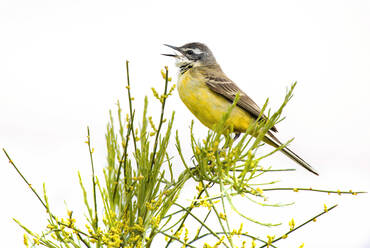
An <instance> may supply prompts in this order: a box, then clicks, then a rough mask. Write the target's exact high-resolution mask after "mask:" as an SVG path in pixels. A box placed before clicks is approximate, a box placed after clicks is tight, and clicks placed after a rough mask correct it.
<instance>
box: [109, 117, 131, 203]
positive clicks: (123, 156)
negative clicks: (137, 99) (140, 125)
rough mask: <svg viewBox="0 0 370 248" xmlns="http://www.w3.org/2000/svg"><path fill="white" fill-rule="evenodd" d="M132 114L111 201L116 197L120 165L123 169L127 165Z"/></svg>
mask: <svg viewBox="0 0 370 248" xmlns="http://www.w3.org/2000/svg"><path fill="white" fill-rule="evenodd" d="M134 116H135V112H134V113H133V116H132V118H131V122H130V124H129V127H128V129H127V133H126V138H125V140H126V141H125V142H126V143H125V150H124V152H123V154H122V157H121V159H120V161H119V166H118V172H117V177H116V182H115V185H114V191H113V202H114V199H115V197H116V193H117V187H118V181H119V177H120V175H121V169H122V165H123V167H124V169H126V166H127V148H128V142H129V136H130V132H131V129H132V124H133V121H134ZM123 159H125V162H124V164H123ZM126 186H127V185H126V182H125V187H126Z"/></svg>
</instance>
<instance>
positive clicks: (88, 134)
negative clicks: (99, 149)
mask: <svg viewBox="0 0 370 248" xmlns="http://www.w3.org/2000/svg"><path fill="white" fill-rule="evenodd" d="M87 145H88V146H89V153H90V162H91V171H92V183H93V194H94V210H95V220H94V221H93V223H94V227H95V231H96V230H98V207H97V203H96V183H95V169H94V160H93V157H92V154H93V151H92V149H91V140H90V129H89V127H87Z"/></svg>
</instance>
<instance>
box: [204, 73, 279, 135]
mask: <svg viewBox="0 0 370 248" xmlns="http://www.w3.org/2000/svg"><path fill="white" fill-rule="evenodd" d="M215 69H216V68H215ZM215 72H216V73H215ZM201 73H202V74H203V75H204V77H205V78H206V84H207V86H208V87H209V88H210V89H211V90H212V91H214V92H216V93H218V94H220V95H221V96H223V97H225V98H226V99H228V100H229V101H230V102H233V101H234V99H235V96H236V94H237V93H238V92H239V96H240V98H239V101H238V103H237V105H238V106H239V107H240V108H242V109H244V110H245V111H247V112H248V113H249V114H251V115H252V116H253V117H254V118H256V119H257V117H258V116H259V115H260V113H261V109H260V108H259V107H258V105H257V104H256V103H255V102H254V101H253V100H252V99H251V98H250V97H249V96H248V95H247V94H245V93H244V92H243V91H242V90H241V89H240V88H239V87H238V86H237V85H236V84H235V83H234V82H233V81H231V80H230V79H229V78H228V77H227V76H226V75H225V74H224V73H223V72H222V71H221V69H219V70H212V73H209V72H208V73H207V71H201ZM261 118H263V119H267V117H266V116H265V115H262V116H261ZM271 131H274V132H277V129H276V127H275V126H274V127H272V128H271Z"/></svg>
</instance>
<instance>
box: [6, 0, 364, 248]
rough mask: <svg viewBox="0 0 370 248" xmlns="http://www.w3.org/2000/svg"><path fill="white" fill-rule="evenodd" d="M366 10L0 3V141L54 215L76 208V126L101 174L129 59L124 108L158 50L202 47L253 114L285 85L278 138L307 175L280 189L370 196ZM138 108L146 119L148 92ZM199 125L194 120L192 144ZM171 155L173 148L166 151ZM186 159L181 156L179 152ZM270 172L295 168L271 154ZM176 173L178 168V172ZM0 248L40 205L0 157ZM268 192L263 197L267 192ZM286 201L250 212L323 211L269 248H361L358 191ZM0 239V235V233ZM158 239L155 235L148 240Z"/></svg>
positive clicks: (81, 151)
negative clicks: (327, 209) (287, 97)
mask: <svg viewBox="0 0 370 248" xmlns="http://www.w3.org/2000/svg"><path fill="white" fill-rule="evenodd" d="M369 13H370V3H369V2H368V1H365V0H363V1H360V0H355V1H340V0H336V1H329V0H324V1H315V0H313V1H293V0H292V1H285V0H284V1H272V0H271V1H268V0H266V1H249V0H248V1H227V2H226V1H193V0H189V1H181V2H180V1H140V0H139V1H93V0H89V1H87V0H79V1H70V0H65V1H53V0H48V1H46V0H44V1H41V0H35V1H25V0H12V1H10V0H2V1H1V2H0V36H1V39H0V116H1V121H0V147H2V148H5V149H6V150H7V152H8V153H9V154H10V156H11V157H12V159H13V161H14V162H15V163H16V164H17V166H18V167H19V168H20V169H21V171H22V172H23V173H24V175H25V176H26V177H27V178H28V179H29V180H30V181H31V183H32V185H33V186H34V187H35V188H36V189H37V190H38V191H39V192H41V191H42V184H43V183H44V182H45V184H46V187H47V191H48V195H49V200H50V202H51V204H52V207H53V209H54V210H55V212H57V213H64V212H65V209H66V205H67V206H68V208H71V209H80V208H81V206H80V202H79V201H78V200H79V199H80V197H81V192H80V190H79V186H78V178H77V171H80V172H81V174H82V175H85V176H86V177H88V176H89V175H90V164H89V154H88V150H87V147H86V144H85V143H84V141H85V140H86V135H87V131H86V128H87V126H89V127H90V131H91V137H92V143H93V146H94V147H95V153H94V159H95V164H96V166H97V168H100V169H101V168H103V167H104V166H105V154H106V150H105V137H104V134H105V130H106V124H107V122H108V116H109V115H108V113H109V110H110V109H112V110H113V111H114V110H115V109H116V105H115V104H116V102H117V100H118V99H119V100H120V101H121V103H122V104H121V105H122V107H123V108H124V109H127V104H126V98H125V88H124V85H125V77H126V76H125V69H124V66H125V61H126V60H129V61H130V75H131V84H132V92H133V94H134V96H135V104H136V106H137V109H138V112H140V111H141V109H142V106H143V104H142V103H143V99H144V96H145V95H148V96H151V87H155V88H157V89H161V87H163V80H162V79H161V75H160V70H161V69H162V68H163V67H164V66H165V65H168V66H169V71H170V76H172V77H173V78H174V81H175V79H176V68H175V66H174V63H173V61H172V60H171V58H168V57H164V56H161V55H160V54H161V53H168V52H169V49H168V48H166V47H164V46H163V45H162V44H164V43H165V44H171V45H175V46H180V45H183V44H185V43H187V42H194V41H198V42H203V43H205V44H207V45H208V46H209V47H210V49H211V50H212V51H213V53H214V55H215V57H216V59H217V61H218V62H219V64H220V65H221V67H222V68H223V71H224V72H225V73H226V74H227V75H228V77H229V78H231V79H232V80H233V81H234V82H236V83H237V84H238V85H239V87H240V88H241V89H243V90H244V91H245V92H246V93H247V94H248V95H249V96H251V97H252V98H253V99H254V101H255V102H257V103H258V104H259V105H260V106H261V105H262V104H263V103H264V101H265V100H266V98H269V99H270V104H271V105H270V106H271V108H272V109H276V108H277V107H278V106H279V104H280V103H281V101H282V99H283V97H284V94H285V90H286V88H287V87H289V86H290V85H291V84H292V83H293V82H295V81H297V82H298V84H297V87H296V89H295V91H294V97H293V99H292V100H291V102H290V103H289V104H288V106H287V107H286V109H285V112H284V114H285V116H286V119H285V120H284V121H283V122H281V123H279V124H278V126H277V127H278V129H279V133H278V134H279V137H280V138H281V139H282V140H283V141H286V140H288V139H289V138H292V137H295V140H294V142H293V143H292V144H291V145H290V147H291V148H292V149H294V150H295V151H296V152H297V153H298V154H300V155H301V156H302V157H304V159H305V160H307V161H309V162H310V163H311V164H312V166H313V167H314V168H315V169H316V170H318V171H319V173H320V176H319V177H316V176H314V175H311V174H310V173H308V172H306V171H305V170H303V169H300V168H297V171H296V172H294V173H292V174H288V175H280V176H279V179H281V180H282V181H283V183H284V184H285V185H302V186H306V187H315V188H326V189H334V190H337V189H343V190H349V189H352V190H361V191H369V190H370V141H369V140H370V129H369V128H368V123H370V114H369V113H370V112H369V109H368V108H369V106H370V15H369ZM150 100H151V101H152V102H151V104H150V110H149V111H150V114H151V115H152V116H156V115H158V113H159V107H160V106H159V104H158V103H157V102H155V100H154V98H153V97H151V98H150ZM173 110H175V111H176V118H175V124H174V125H175V128H176V129H178V130H180V135H182V137H183V140H184V142H186V141H188V140H189V139H188V136H189V125H190V122H191V120H192V119H195V118H194V117H193V116H192V115H191V113H190V112H189V111H188V110H187V109H186V107H185V106H184V105H183V104H182V102H181V100H180V99H179V97H178V95H177V93H176V94H174V96H172V97H171V98H170V99H169V104H168V111H169V112H170V111H173ZM206 131H207V129H206V128H205V127H204V126H202V124H200V123H199V122H198V121H196V122H195V132H196V135H197V137H199V139H202V137H204V135H205V132H206ZM172 149H173V153H174V154H175V149H174V148H172ZM186 152H187V153H188V157H190V156H191V155H190V151H186ZM269 161H270V162H271V164H272V165H273V166H275V165H276V166H277V167H279V166H280V167H293V168H295V166H296V165H295V164H294V163H293V162H292V161H290V160H289V159H287V158H286V157H284V156H283V155H281V154H277V155H276V156H275V158H271V160H269ZM181 170H182V168H181V167H180V166H179V168H178V171H181ZM0 192H1V195H2V204H1V210H2V211H0V223H1V226H0V233H1V236H2V237H3V238H2V241H1V244H2V246H4V247H21V245H22V242H23V232H22V230H21V229H20V228H19V227H18V226H17V224H16V223H14V221H13V220H12V218H16V219H19V220H21V222H22V223H24V224H25V225H26V226H29V227H31V228H32V230H34V231H41V230H42V228H43V227H44V226H45V218H46V215H45V211H44V210H43V208H42V206H41V204H40V203H39V202H38V201H37V199H36V197H35V196H34V195H33V194H32V193H31V191H30V190H29V189H28V188H27V186H26V185H25V184H24V183H23V181H22V180H21V178H20V177H19V176H18V175H17V174H16V171H15V170H14V169H13V168H12V167H11V166H10V164H9V163H8V160H7V159H6V157H5V156H4V155H1V156H0ZM274 197H276V196H274ZM278 199H281V201H284V200H288V199H294V201H295V202H296V205H294V206H292V207H287V208H284V209H282V210H278V211H279V212H275V211H277V210H275V209H272V210H268V212H262V213H261V212H258V213H256V214H258V215H261V216H271V217H274V216H275V217H276V216H278V217H280V218H281V219H283V220H284V221H285V223H287V222H288V221H289V220H290V219H291V218H292V217H294V218H295V219H296V222H297V221H300V220H301V221H304V220H305V219H307V218H309V217H312V216H313V215H314V214H315V213H317V212H320V211H321V210H322V208H323V204H324V203H325V204H327V205H328V206H329V205H333V204H338V207H337V208H336V209H335V210H333V211H332V212H331V213H329V214H327V215H325V216H323V217H321V218H320V220H319V221H318V222H316V223H314V224H311V225H309V226H306V227H305V228H303V229H302V230H301V231H297V232H296V233H295V234H294V235H292V236H291V237H290V238H289V239H287V240H284V241H282V243H281V246H283V247H298V246H299V245H300V244H301V243H302V242H304V243H305V246H304V247H315V248H317V247H318V248H321V247H338V248H341V247H343V248H344V247H356V248H357V247H359V248H368V247H370V230H369V228H368V223H369V221H370V211H369V207H370V197H369V195H368V194H365V195H360V196H356V197H353V196H343V195H342V196H335V195H330V196H328V195H327V194H322V195H320V194H313V193H300V194H296V195H294V194H293V195H292V194H281V195H278ZM4 237H5V238H4ZM158 242H159V241H158Z"/></svg>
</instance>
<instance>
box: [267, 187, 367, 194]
mask: <svg viewBox="0 0 370 248" xmlns="http://www.w3.org/2000/svg"><path fill="white" fill-rule="evenodd" d="M274 190H292V191H294V192H298V191H314V192H322V193H334V194H338V195H340V194H351V195H356V194H365V193H367V192H366V191H357V192H355V191H352V190H349V191H340V190H337V191H334V190H323V189H313V188H270V189H263V191H274Z"/></svg>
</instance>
